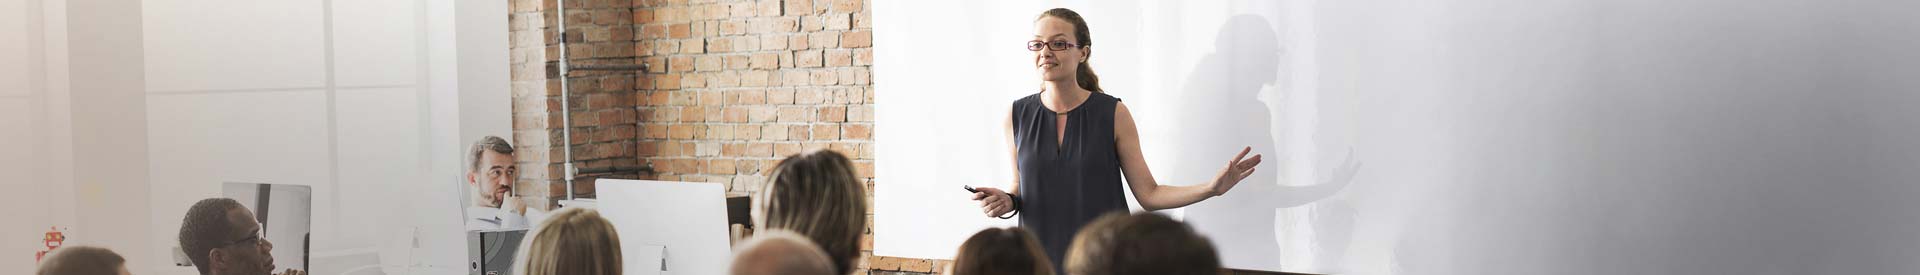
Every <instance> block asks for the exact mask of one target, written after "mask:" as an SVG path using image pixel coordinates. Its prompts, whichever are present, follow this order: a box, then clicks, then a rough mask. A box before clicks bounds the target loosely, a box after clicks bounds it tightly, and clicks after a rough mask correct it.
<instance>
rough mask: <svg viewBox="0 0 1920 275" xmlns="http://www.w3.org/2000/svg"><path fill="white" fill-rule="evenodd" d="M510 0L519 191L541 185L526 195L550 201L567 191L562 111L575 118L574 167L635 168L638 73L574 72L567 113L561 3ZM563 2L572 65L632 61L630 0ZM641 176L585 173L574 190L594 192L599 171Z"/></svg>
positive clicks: (586, 194)
mask: <svg viewBox="0 0 1920 275" xmlns="http://www.w3.org/2000/svg"><path fill="white" fill-rule="evenodd" d="M510 1H511V2H510V3H511V5H510V6H511V7H512V13H511V15H510V16H509V17H508V25H510V26H509V29H510V33H509V35H510V37H511V41H510V43H511V45H512V50H511V52H512V55H513V56H512V61H511V63H512V65H511V66H512V71H513V73H512V75H513V80H512V85H513V96H514V99H513V102H514V108H513V109H514V110H513V117H514V123H513V129H514V133H513V135H514V137H513V140H514V145H515V146H516V147H517V148H516V149H517V152H518V153H517V154H516V156H515V157H516V158H517V159H518V164H519V166H520V167H521V169H520V171H521V173H520V178H519V185H520V186H522V187H524V188H523V189H520V190H536V191H534V192H527V193H523V194H525V195H529V196H539V197H545V198H548V200H549V201H553V200H558V199H563V198H565V197H566V196H565V190H566V186H565V170H564V167H565V166H564V165H563V163H564V162H565V161H564V159H565V157H564V155H563V153H564V151H563V150H565V149H564V144H563V143H561V142H562V139H565V136H566V135H564V134H563V132H562V131H561V130H562V129H561V125H562V121H561V118H560V117H561V116H562V115H563V114H570V115H569V119H571V120H572V121H571V125H572V130H573V131H572V140H568V141H565V142H570V143H572V145H573V159H574V160H575V165H576V166H577V167H576V168H579V169H592V168H604V167H637V166H638V165H639V163H640V160H639V159H638V158H637V153H638V150H636V149H635V139H634V138H635V137H636V136H638V135H639V132H638V129H639V127H640V126H639V125H638V124H637V122H638V118H639V117H638V116H636V115H635V111H636V110H635V109H634V106H635V96H636V95H635V93H634V89H635V86H636V85H635V83H636V81H638V80H639V79H637V76H638V75H640V72H637V71H596V70H579V69H575V70H571V71H569V72H568V75H569V77H567V78H566V80H567V81H568V82H567V83H566V85H567V89H568V90H569V91H570V92H571V93H569V96H568V98H567V101H568V102H567V103H568V104H567V105H568V107H569V110H568V111H569V112H562V110H561V102H560V100H561V98H560V96H561V92H560V81H561V79H562V78H561V77H560V71H559V67H558V66H559V60H560V50H561V49H560V45H559V43H558V41H559V40H558V38H559V37H560V36H561V34H562V32H559V29H558V27H559V24H558V23H559V22H558V21H557V20H559V19H560V18H563V16H560V14H559V9H558V2H559V1H555V0H510ZM566 5H567V7H566V13H567V14H566V15H565V16H564V18H565V19H566V30H565V31H566V32H565V33H564V34H565V39H566V41H567V46H566V47H567V49H566V51H567V52H566V55H567V59H568V60H570V61H571V62H570V64H571V65H570V66H573V67H575V68H578V67H582V66H591V65H618V64H635V62H636V60H637V59H636V55H635V53H636V52H635V47H634V43H635V41H634V39H633V38H634V37H633V35H634V34H635V32H634V31H633V29H634V28H633V27H634V24H633V21H634V20H633V15H634V13H633V9H632V2H631V1H630V0H569V1H567V3H566ZM638 176H640V175H637V174H633V173H626V174H583V175H581V177H578V178H577V179H576V180H575V182H574V187H575V190H574V192H575V195H578V196H580V197H589V198H590V197H593V194H594V193H593V184H592V182H593V179H594V178H596V177H616V178H635V177H638ZM536 192H545V193H544V194H540V193H536ZM546 206H547V207H552V206H553V204H552V203H547V204H546Z"/></svg>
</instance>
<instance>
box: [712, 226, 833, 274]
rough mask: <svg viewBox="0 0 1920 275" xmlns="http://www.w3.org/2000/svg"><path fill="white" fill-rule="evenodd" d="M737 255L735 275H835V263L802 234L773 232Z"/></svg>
mask: <svg viewBox="0 0 1920 275" xmlns="http://www.w3.org/2000/svg"><path fill="white" fill-rule="evenodd" d="M738 249H739V253H735V254H734V255H733V267H732V268H731V270H732V272H733V273H732V274H733V275H774V274H789V275H832V274H836V273H834V270H833V259H829V258H827V252H826V251H824V250H820V246H818V245H814V244H813V241H812V240H808V239H807V237H806V236H801V235H800V234H799V233H794V232H793V231H786V230H769V231H765V232H760V234H755V235H754V236H753V238H749V239H747V241H746V242H745V243H741V244H740V247H739V248H738Z"/></svg>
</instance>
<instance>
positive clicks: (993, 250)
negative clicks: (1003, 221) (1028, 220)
mask: <svg viewBox="0 0 1920 275" xmlns="http://www.w3.org/2000/svg"><path fill="white" fill-rule="evenodd" d="M976 274H977V275H990V274H1038V275H1051V274H1053V263H1052V262H1051V261H1048V260H1047V254H1046V251H1045V250H1042V249H1041V248H1040V240H1038V239H1035V238H1034V237H1033V234H1032V233H1029V232H1027V230H1026V229H1021V228H1019V227H1014V228H988V229H986V230H980V233H974V234H973V237H971V238H967V241H966V242H962V243H960V254H958V255H954V257H953V274H952V275H976Z"/></svg>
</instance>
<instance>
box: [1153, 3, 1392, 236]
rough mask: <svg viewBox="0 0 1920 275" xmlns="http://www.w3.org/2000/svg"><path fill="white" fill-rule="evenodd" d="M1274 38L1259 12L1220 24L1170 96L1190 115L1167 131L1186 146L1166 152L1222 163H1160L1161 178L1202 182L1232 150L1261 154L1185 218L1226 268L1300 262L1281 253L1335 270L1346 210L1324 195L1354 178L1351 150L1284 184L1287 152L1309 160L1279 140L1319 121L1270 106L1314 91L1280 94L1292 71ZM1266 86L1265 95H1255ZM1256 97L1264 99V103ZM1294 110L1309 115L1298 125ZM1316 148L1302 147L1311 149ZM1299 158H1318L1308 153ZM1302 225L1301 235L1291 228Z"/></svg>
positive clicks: (1309, 132)
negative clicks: (1251, 169)
mask: <svg viewBox="0 0 1920 275" xmlns="http://www.w3.org/2000/svg"><path fill="white" fill-rule="evenodd" d="M1280 37H1281V35H1279V34H1278V33H1277V32H1276V31H1275V29H1274V27H1273V26H1272V25H1271V23H1269V21H1268V20H1267V19H1266V18H1264V17H1262V16H1258V15H1237V16H1234V17H1232V18H1230V19H1228V20H1227V22H1226V23H1225V24H1223V25H1222V26H1221V27H1220V32H1219V35H1218V36H1216V37H1215V39H1216V43H1215V44H1214V45H1216V48H1215V50H1214V51H1213V52H1212V53H1208V54H1207V55H1206V56H1204V57H1202V58H1201V59H1200V61H1199V63H1198V65H1197V66H1196V68H1195V69H1194V70H1193V71H1192V74H1191V75H1189V76H1188V77H1187V79H1186V84H1185V86H1183V89H1182V90H1180V91H1177V92H1178V93H1180V94H1179V95H1178V97H1179V98H1181V100H1180V102H1179V103H1178V104H1180V105H1183V106H1178V108H1177V109H1179V110H1197V111H1189V112H1180V113H1179V114H1177V116H1178V118H1177V119H1175V120H1174V121H1178V122H1180V123H1182V125H1181V130H1180V131H1179V133H1177V134H1175V135H1174V136H1175V139H1176V140H1175V142H1174V144H1187V145H1189V146H1190V149H1183V150H1178V151H1176V153H1175V154H1180V155H1178V156H1174V159H1182V160H1223V161H1218V162H1216V161H1182V162H1175V163H1173V165H1171V167H1168V168H1171V169H1169V171H1170V172H1172V173H1170V174H1169V175H1176V176H1177V177H1174V178H1181V179H1185V178H1200V179H1211V178H1212V176H1213V175H1214V173H1217V171H1218V170H1219V169H1220V168H1221V166H1222V165H1225V164H1224V163H1225V162H1224V160H1226V159H1227V157H1230V156H1232V155H1231V154H1233V153H1234V152H1230V151H1238V150H1239V149H1240V148H1239V147H1240V146H1252V147H1253V151H1252V152H1251V153H1250V154H1260V155H1262V156H1265V157H1264V158H1266V159H1267V160H1268V161H1265V162H1263V163H1261V164H1260V166H1259V167H1258V168H1256V169H1258V170H1257V171H1256V172H1255V173H1254V174H1253V175H1252V176H1249V177H1248V178H1246V179H1245V180H1242V181H1241V182H1240V184H1239V185H1238V186H1236V187H1234V189H1233V190H1232V191H1230V192H1228V193H1227V194H1226V195H1225V196H1220V197H1216V198H1212V199H1208V200H1207V201H1204V202H1201V203H1198V204H1194V205H1191V206H1188V207H1187V208H1186V214H1185V218H1186V221H1188V222H1189V223H1190V224H1193V225H1194V226H1195V227H1196V229H1198V230H1200V231H1201V232H1203V233H1205V234H1208V235H1210V236H1211V238H1212V239H1213V240H1214V243H1215V245H1216V246H1217V247H1216V249H1218V250H1219V251H1221V260H1222V262H1223V263H1225V264H1226V265H1227V266H1239V267H1243V268H1244V267H1256V268H1258V269H1268V270H1274V269H1279V265H1280V264H1281V263H1282V262H1283V259H1294V260H1295V261H1300V259H1302V257H1300V256H1301V255H1283V252H1285V253H1295V254H1303V255H1311V256H1308V257H1306V258H1310V259H1312V260H1310V261H1305V262H1295V261H1289V262H1287V263H1288V264H1295V265H1297V264H1303V263H1312V264H1313V265H1314V266H1315V267H1319V268H1309V269H1310V270H1316V271H1320V270H1317V269H1320V268H1326V267H1336V266H1339V262H1340V261H1341V258H1342V256H1343V255H1345V249H1346V247H1347V246H1348V243H1349V242H1350V238H1351V235H1352V233H1351V232H1352V231H1353V226H1354V221H1353V215H1354V213H1353V212H1354V210H1353V207H1352V205H1351V203H1348V202H1345V201H1343V200H1328V198H1330V197H1332V196H1334V195H1336V194H1338V193H1339V192H1340V191H1341V190H1344V189H1345V188H1346V187H1347V186H1348V185H1349V183H1351V182H1352V181H1353V178H1354V177H1355V176H1356V175H1358V173H1359V169H1360V162H1359V161H1358V160H1356V159H1354V155H1353V149H1352V148H1348V149H1347V150H1346V152H1345V154H1346V155H1345V156H1343V157H1342V158H1341V161H1340V163H1339V165H1338V166H1337V167H1334V168H1331V169H1330V170H1328V169H1319V167H1323V166H1324V165H1308V167H1314V168H1310V169H1315V171H1322V172H1320V173H1314V175H1316V176H1315V177H1316V178H1317V180H1316V182H1313V183H1288V182H1283V179H1287V178H1288V177H1287V176H1286V174H1285V173H1286V172H1287V170H1286V169H1285V168H1286V165H1285V163H1286V162H1287V160H1289V159H1291V158H1289V157H1288V156H1289V154H1316V153H1313V152H1314V151H1313V150H1302V148H1292V150H1288V149H1289V148H1287V146H1288V144H1292V143H1291V142H1288V140H1285V139H1286V138H1287V137H1289V136H1292V137H1313V136H1317V135H1316V133H1315V131H1316V128H1317V126H1316V124H1317V123H1318V118H1316V116H1317V115H1316V114H1313V113H1312V112H1315V111H1314V110H1305V111H1304V112H1289V110H1281V109H1279V107H1281V106H1289V105H1288V104H1286V103H1288V102H1287V101H1288V100H1296V99H1295V95H1297V94H1301V93H1312V92H1316V91H1293V90H1289V89H1287V88H1288V87H1291V85H1288V84H1290V83H1289V81H1291V79H1289V78H1291V77H1288V76H1290V75H1293V74H1294V72H1283V71H1282V69H1283V68H1286V66H1287V65H1289V63H1287V61H1289V60H1288V59H1287V58H1285V57H1287V56H1285V55H1286V54H1289V53H1288V52H1287V51H1286V50H1285V49H1283V48H1284V46H1283V45H1286V43H1282V41H1281V40H1280ZM1269 87H1271V88H1273V89H1274V92H1264V91H1263V90H1264V89H1265V88H1269ZM1263 93H1264V94H1266V96H1264V97H1263V96H1262V94H1263ZM1304 103H1307V104H1315V103H1314V102H1304ZM1294 106H1298V105H1294ZM1303 114H1304V115H1307V116H1308V117H1306V119H1304V120H1301V119H1291V118H1289V117H1288V116H1289V115H1303ZM1295 121H1306V122H1304V123H1294V122H1295ZM1294 131H1306V132H1300V133H1293V132H1294ZM1276 137H1278V138H1276ZM1320 143H1321V142H1312V141H1309V142H1307V143H1305V144H1311V145H1312V146H1318V144H1320ZM1307 159H1316V160H1317V159H1321V158H1319V157H1318V156H1307ZM1294 207H1305V208H1304V210H1305V213H1307V214H1305V215H1293V216H1290V218H1282V216H1283V212H1286V211H1287V209H1288V208H1294ZM1295 213H1300V212H1299V211H1295ZM1301 227H1309V228H1310V230H1304V231H1306V232H1291V231H1294V230H1301V229H1302V228H1301ZM1283 230H1287V231H1283ZM1301 233H1305V234H1301ZM1283 236H1290V237H1291V238H1289V237H1283ZM1283 241H1305V243H1283ZM1301 249H1304V250H1305V251H1301ZM1296 268H1299V267H1297V266H1295V267H1289V268H1287V269H1288V270H1298V269H1296Z"/></svg>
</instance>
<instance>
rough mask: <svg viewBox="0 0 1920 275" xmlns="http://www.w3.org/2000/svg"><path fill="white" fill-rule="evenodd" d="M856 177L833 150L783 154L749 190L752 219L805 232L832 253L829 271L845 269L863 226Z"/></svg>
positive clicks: (855, 255) (855, 256)
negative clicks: (762, 181)
mask: <svg viewBox="0 0 1920 275" xmlns="http://www.w3.org/2000/svg"><path fill="white" fill-rule="evenodd" d="M856 177H857V176H856V174H855V173H854V170H853V161H851V160H848V159H847V156H846V155H841V154H840V153H837V152H834V151H827V150H810V151H807V152H804V153H800V154H796V155H793V156H788V157H787V158H786V159H783V160H780V163H779V164H778V165H775V166H774V167H773V170H771V171H769V172H768V178H769V179H768V182H767V184H766V185H765V186H763V187H762V189H761V191H760V194H759V195H756V196H754V200H755V201H756V202H757V203H756V204H758V207H755V210H756V211H755V212H754V214H755V215H754V219H755V224H758V225H759V228H762V229H784V230H792V231H793V232H796V233H800V235H805V236H807V238H808V239H811V240H813V242H814V243H815V244H819V245H820V248H821V249H822V250H825V251H826V252H827V256H828V257H831V258H833V264H834V274H847V273H850V272H852V271H853V268H854V266H855V264H854V262H855V261H858V260H859V259H860V235H861V233H863V232H865V231H866V227H867V219H866V217H867V203H866V202H867V199H866V193H867V192H866V187H865V186H864V185H863V184H862V183H861V182H860V180H859V179H857V178H856Z"/></svg>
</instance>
